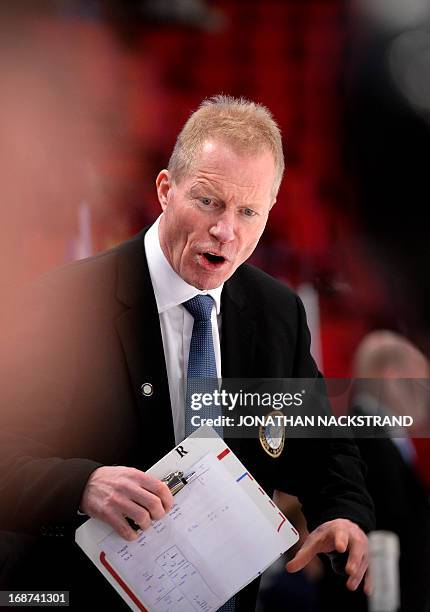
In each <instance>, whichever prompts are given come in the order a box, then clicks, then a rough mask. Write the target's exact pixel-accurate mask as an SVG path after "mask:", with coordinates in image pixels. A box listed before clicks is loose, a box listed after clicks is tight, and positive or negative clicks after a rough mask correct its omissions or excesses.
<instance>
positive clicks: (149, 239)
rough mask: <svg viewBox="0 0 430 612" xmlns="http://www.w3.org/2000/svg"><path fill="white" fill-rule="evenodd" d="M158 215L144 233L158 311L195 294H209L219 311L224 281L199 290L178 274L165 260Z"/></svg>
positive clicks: (163, 310) (162, 310) (160, 311)
mask: <svg viewBox="0 0 430 612" xmlns="http://www.w3.org/2000/svg"><path fill="white" fill-rule="evenodd" d="M161 217H162V215H160V216H159V217H158V219H157V220H156V221H155V223H154V224H153V225H151V227H150V228H149V230H148V231H147V232H146V234H145V252H146V259H147V260H148V268H149V274H150V276H151V281H152V286H153V288H154V294H155V300H156V302H157V310H158V313H159V314H160V313H162V312H165V311H166V310H169V308H172V307H173V306H178V305H179V304H182V303H183V302H186V301H187V300H190V299H191V298H193V297H195V296H196V295H210V296H211V297H212V298H213V299H214V302H215V308H216V313H217V314H219V313H220V311H221V292H222V288H223V286H224V283H223V284H222V285H220V286H219V287H217V288H216V289H209V290H208V291H199V290H198V289H196V287H193V286H192V285H189V284H188V283H186V282H185V281H184V279H183V278H181V277H180V276H179V274H177V273H176V272H175V270H174V269H173V268H172V266H171V265H170V263H169V262H168V261H167V259H166V256H165V255H164V253H163V250H162V248H161V245H160V238H159V235H158V227H159V225H160V219H161Z"/></svg>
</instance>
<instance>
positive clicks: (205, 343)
mask: <svg viewBox="0 0 430 612" xmlns="http://www.w3.org/2000/svg"><path fill="white" fill-rule="evenodd" d="M183 305H184V307H185V308H186V309H187V310H188V312H189V313H190V315H192V317H193V318H194V325H193V333H192V335H191V342H190V353H189V357H188V372H187V396H186V400H185V435H186V436H189V435H190V433H192V432H193V431H194V430H195V429H196V428H195V427H193V426H192V424H191V417H192V416H193V415H195V414H198V415H199V416H200V417H202V418H216V417H217V416H220V415H221V407H220V406H215V405H213V404H212V405H210V406H202V408H201V409H200V410H199V411H198V412H196V411H194V410H192V409H191V396H192V395H193V394H194V393H196V394H197V393H199V394H201V393H213V392H214V391H215V390H216V389H217V388H218V380H217V371H216V361H215V351H214V343H213V338H212V324H211V313H212V308H213V306H214V300H213V298H212V297H211V296H210V295H196V297H193V298H191V300H188V301H187V302H184V304H183ZM214 429H215V430H216V432H217V433H218V434H219V435H220V436H222V428H220V427H214Z"/></svg>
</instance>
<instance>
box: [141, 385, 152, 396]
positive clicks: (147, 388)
mask: <svg viewBox="0 0 430 612" xmlns="http://www.w3.org/2000/svg"><path fill="white" fill-rule="evenodd" d="M140 392H141V394H142V395H143V397H151V395H152V394H153V393H154V387H153V386H152V384H151V383H149V382H146V383H143V385H140Z"/></svg>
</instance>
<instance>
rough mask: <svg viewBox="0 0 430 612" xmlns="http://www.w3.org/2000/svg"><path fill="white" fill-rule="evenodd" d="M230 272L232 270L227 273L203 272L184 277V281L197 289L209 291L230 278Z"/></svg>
mask: <svg viewBox="0 0 430 612" xmlns="http://www.w3.org/2000/svg"><path fill="white" fill-rule="evenodd" d="M232 274H233V272H231V271H230V273H229V274H226V273H224V274H221V273H220V272H218V273H217V272H204V273H200V274H196V275H193V276H192V277H190V278H189V279H185V281H186V282H187V283H188V284H189V285H192V286H193V287H195V288H196V289H198V290H199V291H209V290H211V289H217V287H220V286H221V285H222V284H223V283H225V281H226V280H228V279H229V278H230V276H231V275H232Z"/></svg>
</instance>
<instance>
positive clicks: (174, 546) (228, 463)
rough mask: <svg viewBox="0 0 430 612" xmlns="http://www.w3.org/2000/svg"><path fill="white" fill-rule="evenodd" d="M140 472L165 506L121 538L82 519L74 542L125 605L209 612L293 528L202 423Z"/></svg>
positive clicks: (285, 544)
mask: <svg viewBox="0 0 430 612" xmlns="http://www.w3.org/2000/svg"><path fill="white" fill-rule="evenodd" d="M147 473H149V474H151V475H152V476H154V477H155V478H159V479H160V480H162V479H164V480H165V481H166V482H167V484H168V486H169V488H170V489H171V490H172V493H173V494H174V496H175V505H174V507H173V509H172V510H171V511H170V512H169V513H168V515H166V516H165V517H164V518H163V519H161V520H160V521H156V522H154V523H153V524H152V526H151V527H150V528H149V529H148V530H145V531H144V532H140V536H139V538H138V540H136V541H135V542H131V543H130V542H127V541H126V540H123V539H122V538H120V537H119V536H118V535H117V534H115V532H114V531H113V530H112V528H111V527H110V526H109V525H107V524H106V523H103V522H102V521H99V520H98V519H89V520H88V521H86V522H85V523H84V524H83V525H81V526H80V527H79V528H78V529H77V530H76V535H75V540H76V542H77V544H78V545H79V546H80V547H81V548H82V549H83V551H84V552H85V553H86V554H87V555H88V557H89V558H90V559H91V560H92V562H93V563H94V564H95V565H96V566H97V568H98V569H99V570H100V571H101V572H102V573H103V575H104V576H105V577H106V579H107V580H108V581H109V582H110V583H111V585H112V586H113V588H115V589H116V591H117V592H118V593H119V594H120V595H121V597H122V598H123V599H124V601H125V602H126V603H127V604H128V605H129V607H130V608H131V609H132V610H136V611H138V612H190V611H191V610H196V611H197V610H200V611H201V610H203V611H204V612H215V610H218V609H219V608H220V607H221V606H222V605H223V604H224V603H225V602H226V601H227V600H228V599H229V598H230V597H231V596H232V595H234V594H235V593H237V592H238V591H239V590H241V589H242V588H243V587H244V586H246V584H248V583H249V582H251V581H252V580H254V579H255V578H256V577H257V576H258V575H259V574H261V573H262V572H263V571H264V570H265V569H267V567H269V566H270V565H271V564H272V563H273V562H274V561H275V560H276V559H277V558H279V556H280V555H282V554H283V553H284V552H285V551H286V550H288V549H289V548H290V547H291V546H293V544H295V543H296V542H297V541H298V539H299V534H298V532H297V531H296V529H295V528H294V527H293V525H291V523H290V522H289V521H288V520H287V518H286V517H285V516H284V515H283V513H282V512H281V511H280V510H279V508H278V507H277V506H276V505H275V504H274V502H273V501H272V500H271V499H270V497H269V496H268V495H267V494H266V493H265V491H264V490H263V489H262V488H261V487H260V486H259V484H258V483H257V482H256V481H255V479H254V478H253V477H252V475H251V474H250V473H249V472H248V471H247V469H246V467H245V466H244V465H243V464H242V463H241V461H240V460H239V459H238V457H236V455H235V454H234V453H233V452H232V450H231V449H230V448H229V447H228V446H227V445H226V444H225V442H224V440H223V439H222V438H220V437H219V436H218V435H217V433H216V432H215V430H213V429H212V428H211V427H207V426H203V427H200V428H199V429H197V430H196V431H195V432H193V433H192V434H191V436H189V437H188V438H186V439H185V440H184V441H183V442H181V443H180V444H179V445H177V446H176V447H175V448H174V449H172V451H170V452H169V453H168V454H167V455H166V456H165V457H163V458H162V459H160V461H158V462H157V463H156V464H155V465H154V466H152V467H151V468H150V469H149V470H147Z"/></svg>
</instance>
